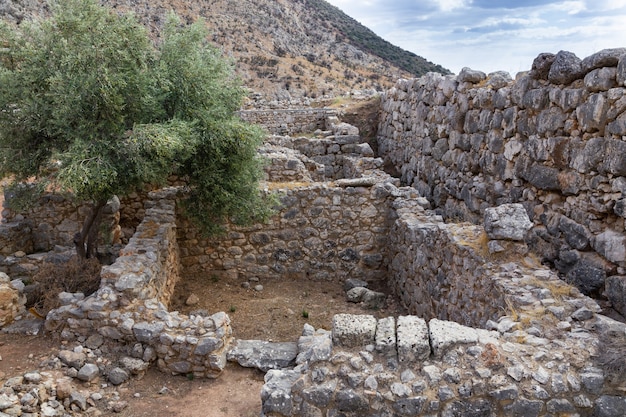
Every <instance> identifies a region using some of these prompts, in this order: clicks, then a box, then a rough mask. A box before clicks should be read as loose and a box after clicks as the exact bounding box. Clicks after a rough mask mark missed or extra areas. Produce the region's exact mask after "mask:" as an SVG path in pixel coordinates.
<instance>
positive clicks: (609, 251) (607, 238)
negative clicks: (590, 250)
mask: <svg viewBox="0 0 626 417" xmlns="http://www.w3.org/2000/svg"><path fill="white" fill-rule="evenodd" d="M593 247H594V249H595V250H596V251H597V252H598V253H599V254H600V255H602V256H604V257H605V258H606V259H607V260H609V261H610V262H615V263H619V262H624V261H626V234H624V233H618V232H615V231H613V230H606V231H605V232H603V233H600V234H599V235H598V236H596V239H595V241H594V244H593Z"/></svg>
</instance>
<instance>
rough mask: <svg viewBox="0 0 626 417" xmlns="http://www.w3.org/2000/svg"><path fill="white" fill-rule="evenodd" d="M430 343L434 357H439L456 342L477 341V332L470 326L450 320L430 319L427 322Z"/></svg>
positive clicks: (456, 343)
mask: <svg viewBox="0 0 626 417" xmlns="http://www.w3.org/2000/svg"><path fill="white" fill-rule="evenodd" d="M428 331H429V336H430V344H431V346H432V350H433V355H434V356H435V358H441V357H443V355H444V354H445V353H446V352H447V351H448V350H449V349H451V348H452V347H454V346H456V345H458V344H467V343H477V342H478V333H477V332H476V330H475V329H473V328H471V327H466V326H462V325H460V324H458V323H455V322H452V321H443V320H438V319H432V320H430V321H429V322H428Z"/></svg>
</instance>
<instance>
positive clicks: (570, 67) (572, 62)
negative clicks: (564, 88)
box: [548, 51, 584, 84]
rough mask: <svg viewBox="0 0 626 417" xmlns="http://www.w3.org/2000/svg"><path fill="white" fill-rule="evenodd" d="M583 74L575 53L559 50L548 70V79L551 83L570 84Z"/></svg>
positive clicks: (580, 62)
mask: <svg viewBox="0 0 626 417" xmlns="http://www.w3.org/2000/svg"><path fill="white" fill-rule="evenodd" d="M583 75H584V73H583V68H582V61H581V60H580V58H578V57H577V56H576V55H575V54H573V53H572V52H568V51H559V52H558V53H557V54H556V56H555V57H554V62H553V63H552V65H551V66H550V71H549V72H548V81H550V82H551V83H552V84H570V83H572V82H573V81H575V80H577V79H579V78H582V76H583Z"/></svg>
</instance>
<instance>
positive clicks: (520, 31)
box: [330, 0, 626, 75]
mask: <svg viewBox="0 0 626 417" xmlns="http://www.w3.org/2000/svg"><path fill="white" fill-rule="evenodd" d="M330 3H332V4H334V5H336V6H338V7H340V8H341V9H342V10H344V11H345V12H346V13H347V14H348V15H350V16H352V17H353V18H355V19H357V20H358V21H360V22H361V23H363V24H365V25H366V26H368V27H369V28H370V29H372V30H373V31H374V32H376V33H377V34H379V35H380V36H382V37H383V38H385V39H386V40H388V41H390V42H391V43H394V44H396V45H398V46H400V47H402V48H404V49H407V50H410V51H412V52H414V53H416V54H418V55H421V56H423V57H424V58H426V59H428V60H429V61H432V62H434V63H436V64H441V65H442V66H444V67H446V68H448V69H450V70H451V71H453V72H455V73H458V72H459V71H460V70H461V69H462V68H463V67H466V66H467V67H471V68H474V69H478V70H482V71H485V72H492V71H496V70H505V71H509V72H510V73H511V74H512V75H515V73H516V72H518V71H522V70H524V71H525V70H528V69H530V67H531V66H532V61H533V59H534V58H535V57H536V56H537V55H538V54H540V53H542V52H553V53H556V52H558V51H560V50H568V51H571V52H574V53H575V54H577V55H578V56H579V57H580V58H584V57H586V56H588V55H590V54H592V53H594V52H597V51H599V50H601V49H605V48H615V47H626V30H624V29H623V27H624V22H626V0H552V1H550V0H526V1H524V2H521V1H518V0H498V1H493V0H437V1H435V2H432V1H417V0H399V1H394V2H389V1H382V0H370V1H368V2H366V4H367V6H364V3H363V2H361V1H358V0H330Z"/></svg>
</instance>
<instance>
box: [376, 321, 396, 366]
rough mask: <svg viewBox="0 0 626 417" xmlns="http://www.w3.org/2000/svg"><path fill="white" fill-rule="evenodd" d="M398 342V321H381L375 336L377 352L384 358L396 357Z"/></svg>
mask: <svg viewBox="0 0 626 417" xmlns="http://www.w3.org/2000/svg"><path fill="white" fill-rule="evenodd" d="M396 340H397V339H396V320H395V319H394V318H393V317H385V318H382V319H379V320H378V324H377V325H376V335H375V343H376V345H375V346H376V351H377V352H379V353H380V354H381V355H383V356H388V357H389V356H392V357H395V356H396V355H397V353H398V347H397V342H396Z"/></svg>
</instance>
